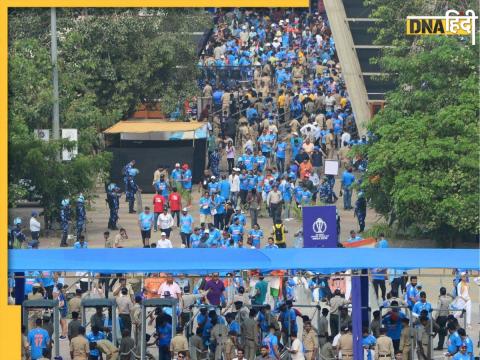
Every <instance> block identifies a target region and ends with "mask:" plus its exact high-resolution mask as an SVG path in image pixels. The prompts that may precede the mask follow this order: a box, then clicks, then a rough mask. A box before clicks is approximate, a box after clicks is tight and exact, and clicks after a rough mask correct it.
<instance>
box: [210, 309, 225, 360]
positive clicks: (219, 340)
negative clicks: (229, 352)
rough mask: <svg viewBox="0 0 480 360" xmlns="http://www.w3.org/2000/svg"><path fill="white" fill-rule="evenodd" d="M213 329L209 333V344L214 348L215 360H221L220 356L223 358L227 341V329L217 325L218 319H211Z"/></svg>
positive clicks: (220, 324) (222, 325)
mask: <svg viewBox="0 0 480 360" xmlns="http://www.w3.org/2000/svg"><path fill="white" fill-rule="evenodd" d="M211 321H212V325H213V328H212V330H211V331H210V343H211V344H213V345H214V346H215V357H214V359H215V360H221V359H222V355H223V358H225V354H226V349H225V345H226V343H227V340H228V328H227V326H226V325H225V324H223V323H219V322H218V318H217V317H214V318H212V320H211Z"/></svg>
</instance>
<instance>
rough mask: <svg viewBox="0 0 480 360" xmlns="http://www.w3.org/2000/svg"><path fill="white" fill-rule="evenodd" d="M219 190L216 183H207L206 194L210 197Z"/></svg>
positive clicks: (218, 185)
mask: <svg viewBox="0 0 480 360" xmlns="http://www.w3.org/2000/svg"><path fill="white" fill-rule="evenodd" d="M219 190H220V184H219V183H217V182H211V183H208V192H209V194H210V195H212V194H213V193H216V192H218V191H219Z"/></svg>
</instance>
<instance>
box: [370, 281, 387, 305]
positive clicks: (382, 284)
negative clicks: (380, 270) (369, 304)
mask: <svg viewBox="0 0 480 360" xmlns="http://www.w3.org/2000/svg"><path fill="white" fill-rule="evenodd" d="M379 287H380V290H382V300H383V301H385V293H386V292H387V288H386V287H385V280H376V279H373V290H375V295H376V297H377V299H378V288H379Z"/></svg>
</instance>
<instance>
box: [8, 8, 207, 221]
mask: <svg viewBox="0 0 480 360" xmlns="http://www.w3.org/2000/svg"><path fill="white" fill-rule="evenodd" d="M140 15H141V16H140ZM57 18H58V24H57V29H58V35H59V40H58V48H59V54H58V67H59V87H60V122H61V127H62V128H77V129H78V130H79V140H78V150H79V155H78V156H77V157H76V158H75V159H74V160H72V161H69V162H58V161H57V156H58V154H59V152H60V151H61V149H62V147H69V146H70V147H71V146H73V144H69V143H68V142H66V141H62V140H60V141H50V142H45V141H41V140H39V139H36V138H35V137H34V135H33V130H34V129H48V128H50V127H51V113H52V80H51V77H52V75H51V74H52V67H51V62H50V36H49V31H50V28H49V25H50V24H49V20H50V14H49V10H48V9H15V10H11V11H10V12H9V65H8V66H9V107H8V108H9V119H8V120H9V189H10V190H9V205H10V206H14V205H15V204H16V202H17V201H18V200H20V198H21V197H23V196H24V195H25V189H22V186H20V184H21V183H22V182H23V181H24V180H27V181H28V182H30V183H31V185H32V186H34V187H35V191H36V193H38V194H39V195H40V198H41V204H42V206H43V207H44V209H45V215H46V216H47V217H48V218H51V219H54V218H55V217H56V214H57V213H58V207H59V204H60V201H61V199H63V198H65V197H73V196H76V195H77V194H79V193H80V192H83V193H87V194H88V193H89V192H92V190H93V188H94V185H95V184H96V182H97V180H106V179H107V178H108V171H109V167H110V160H111V154H110V153H108V152H103V151H102V150H103V149H102V141H101V131H102V130H103V129H105V128H107V127H109V126H111V125H112V124H114V123H115V122H116V121H118V120H120V119H123V118H126V117H128V116H129V115H131V113H132V112H134V111H135V109H136V107H137V106H138V105H139V104H140V103H144V104H147V105H151V104H153V103H157V102H159V103H160V105H161V108H162V111H163V112H164V113H168V112H170V111H172V110H173V109H175V107H176V106H177V104H179V103H182V102H183V101H184V99H185V98H188V97H191V96H193V95H195V94H196V92H197V86H196V71H197V69H196V65H197V64H196V61H197V60H196V56H195V55H196V54H195V51H196V44H195V43H194V41H193V38H192V36H191V34H190V33H191V32H192V31H199V30H200V31H203V30H205V29H206V28H208V27H209V26H211V24H210V22H211V19H210V17H208V16H207V15H206V14H205V13H204V12H202V11H201V10H196V9H186V10H183V9H182V10H177V9H167V10H165V9H155V10H149V11H145V10H144V11H143V12H142V13H141V14H140V13H139V11H138V10H137V9H133V10H132V9H59V11H58V14H57Z"/></svg>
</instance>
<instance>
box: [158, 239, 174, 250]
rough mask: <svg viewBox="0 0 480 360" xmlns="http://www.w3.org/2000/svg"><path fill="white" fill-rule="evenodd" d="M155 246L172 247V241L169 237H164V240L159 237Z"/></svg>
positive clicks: (161, 247)
mask: <svg viewBox="0 0 480 360" xmlns="http://www.w3.org/2000/svg"><path fill="white" fill-rule="evenodd" d="M157 248H160V249H170V248H173V246H172V242H171V241H170V240H169V239H165V240H162V239H160V240H158V241H157Z"/></svg>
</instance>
